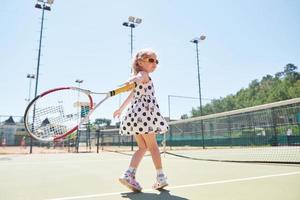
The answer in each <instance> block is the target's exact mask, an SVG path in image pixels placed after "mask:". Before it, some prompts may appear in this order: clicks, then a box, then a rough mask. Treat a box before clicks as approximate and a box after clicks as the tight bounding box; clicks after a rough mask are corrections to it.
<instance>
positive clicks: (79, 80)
mask: <svg viewBox="0 0 300 200" xmlns="http://www.w3.org/2000/svg"><path fill="white" fill-rule="evenodd" d="M75 83H78V87H79V88H80V84H81V83H83V80H81V79H76V80H75Z"/></svg>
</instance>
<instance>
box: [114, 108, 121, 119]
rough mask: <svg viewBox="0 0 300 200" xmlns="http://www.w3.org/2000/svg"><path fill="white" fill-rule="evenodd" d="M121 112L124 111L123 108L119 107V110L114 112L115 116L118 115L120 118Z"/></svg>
mask: <svg viewBox="0 0 300 200" xmlns="http://www.w3.org/2000/svg"><path fill="white" fill-rule="evenodd" d="M121 113H122V110H120V109H117V110H116V111H115V112H114V114H113V116H114V118H116V117H117V118H120V116H121Z"/></svg>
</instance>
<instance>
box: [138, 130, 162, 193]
mask: <svg viewBox="0 0 300 200" xmlns="http://www.w3.org/2000/svg"><path fill="white" fill-rule="evenodd" d="M143 138H144V140H145V142H146V145H147V147H148V149H149V151H150V153H151V156H152V160H153V163H154V166H155V168H156V171H157V177H156V182H155V183H154V185H153V189H162V188H164V187H166V186H167V185H168V183H167V177H166V176H165V175H164V173H163V170H162V163H161V156H160V152H159V148H158V145H157V141H156V135H155V134H154V133H153V134H147V135H143Z"/></svg>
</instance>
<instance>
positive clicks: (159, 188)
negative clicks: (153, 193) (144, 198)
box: [153, 183, 169, 190]
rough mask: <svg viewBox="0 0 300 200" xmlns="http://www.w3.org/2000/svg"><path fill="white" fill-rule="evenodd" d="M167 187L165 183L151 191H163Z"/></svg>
mask: <svg viewBox="0 0 300 200" xmlns="http://www.w3.org/2000/svg"><path fill="white" fill-rule="evenodd" d="M168 185H169V184H168V183H166V184H164V185H161V186H159V187H156V188H153V189H155V190H161V189H163V188H164V187H167V186H168Z"/></svg>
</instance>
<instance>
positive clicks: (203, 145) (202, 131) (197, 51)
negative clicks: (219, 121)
mask: <svg viewBox="0 0 300 200" xmlns="http://www.w3.org/2000/svg"><path fill="white" fill-rule="evenodd" d="M195 43H196V53H197V68H198V86H199V103H200V116H203V112H202V99H201V84H200V67H199V50H198V43H199V42H198V41H196V42H195ZM200 122H201V135H202V147H203V149H204V148H205V144H204V127H203V120H202V119H201V121H200Z"/></svg>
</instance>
